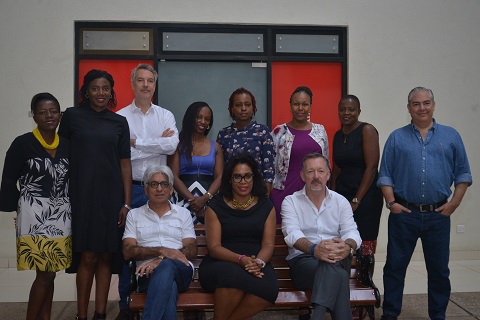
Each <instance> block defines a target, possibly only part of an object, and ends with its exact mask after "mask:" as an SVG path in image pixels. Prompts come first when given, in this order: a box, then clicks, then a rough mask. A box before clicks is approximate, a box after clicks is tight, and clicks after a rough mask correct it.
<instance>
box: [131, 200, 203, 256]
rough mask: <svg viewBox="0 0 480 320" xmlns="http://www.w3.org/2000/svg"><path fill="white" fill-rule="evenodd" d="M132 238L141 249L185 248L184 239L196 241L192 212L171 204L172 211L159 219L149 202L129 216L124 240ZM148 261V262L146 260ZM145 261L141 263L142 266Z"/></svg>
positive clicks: (132, 211) (133, 210)
mask: <svg viewBox="0 0 480 320" xmlns="http://www.w3.org/2000/svg"><path fill="white" fill-rule="evenodd" d="M126 238H132V239H135V240H136V241H137V245H139V246H141V247H165V248H170V249H178V250H179V249H181V248H183V242H182V240H183V239H187V238H193V239H196V236H195V230H194V228H193V220H192V216H191V215H190V211H188V209H185V208H183V207H179V206H177V205H175V204H172V203H170V211H168V212H167V213H165V214H164V215H163V216H162V217H159V216H158V215H157V214H156V213H155V212H154V211H152V210H151V209H150V207H149V206H148V202H147V203H146V204H145V205H143V206H141V207H139V208H135V209H132V210H131V211H130V212H129V213H128V215H127V222H126V224H125V232H124V233H123V239H126ZM146 261H148V260H146ZM144 262H145V261H139V263H138V264H137V265H141V264H142V263H144Z"/></svg>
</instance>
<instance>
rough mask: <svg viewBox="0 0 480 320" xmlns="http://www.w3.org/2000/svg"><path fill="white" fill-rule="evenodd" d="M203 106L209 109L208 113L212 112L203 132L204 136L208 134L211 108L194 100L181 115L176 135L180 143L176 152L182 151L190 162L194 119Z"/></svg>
mask: <svg viewBox="0 0 480 320" xmlns="http://www.w3.org/2000/svg"><path fill="white" fill-rule="evenodd" d="M203 107H207V108H208V109H210V113H211V114H212V117H211V119H210V123H209V124H208V128H207V129H206V130H205V132H204V135H205V136H207V135H208V133H209V132H210V129H211V128H212V126H213V111H212V108H210V106H209V105H208V104H207V103H206V102H203V101H197V102H194V103H192V104H191V105H190V106H189V107H188V108H187V111H185V115H184V116H183V121H182V130H181V131H180V134H179V135H178V138H179V140H180V143H179V146H178V152H179V153H180V154H182V153H184V154H185V157H186V158H187V160H188V161H189V162H192V151H193V143H192V137H193V131H194V130H195V121H196V119H197V116H198V113H199V112H200V110H201V109H202V108H203Z"/></svg>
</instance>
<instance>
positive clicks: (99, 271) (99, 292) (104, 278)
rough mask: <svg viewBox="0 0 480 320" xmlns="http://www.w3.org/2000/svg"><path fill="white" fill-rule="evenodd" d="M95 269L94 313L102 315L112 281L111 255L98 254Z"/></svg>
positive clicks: (105, 307)
mask: <svg viewBox="0 0 480 320" xmlns="http://www.w3.org/2000/svg"><path fill="white" fill-rule="evenodd" d="M97 255H98V263H97V267H96V269H95V312H96V313H98V314H104V313H105V311H106V309H107V302H108V291H109V290H110V281H111V279H112V254H110V253H99V254H97Z"/></svg>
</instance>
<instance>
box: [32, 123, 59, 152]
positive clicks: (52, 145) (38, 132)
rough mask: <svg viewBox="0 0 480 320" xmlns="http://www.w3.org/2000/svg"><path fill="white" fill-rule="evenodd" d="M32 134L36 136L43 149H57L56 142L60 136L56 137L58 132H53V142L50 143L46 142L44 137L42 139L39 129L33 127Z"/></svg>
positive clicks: (57, 142)
mask: <svg viewBox="0 0 480 320" xmlns="http://www.w3.org/2000/svg"><path fill="white" fill-rule="evenodd" d="M32 133H33V135H34V136H35V138H37V140H38V142H40V144H41V145H42V147H44V148H45V149H48V150H54V149H57V147H58V144H59V143H60V138H59V137H58V133H56V132H55V138H54V139H53V142H52V143H51V144H48V143H47V142H45V139H43V137H42V134H41V133H40V130H38V128H35V129H33V131H32Z"/></svg>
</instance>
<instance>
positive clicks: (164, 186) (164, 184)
mask: <svg viewBox="0 0 480 320" xmlns="http://www.w3.org/2000/svg"><path fill="white" fill-rule="evenodd" d="M147 184H148V185H149V186H150V188H152V189H157V188H158V186H162V189H167V188H170V183H168V182H167V181H162V182H158V181H150V182H147Z"/></svg>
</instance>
